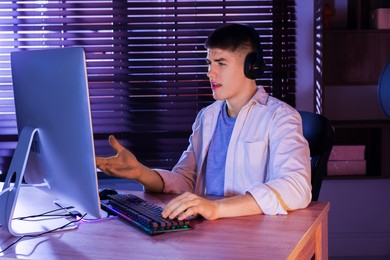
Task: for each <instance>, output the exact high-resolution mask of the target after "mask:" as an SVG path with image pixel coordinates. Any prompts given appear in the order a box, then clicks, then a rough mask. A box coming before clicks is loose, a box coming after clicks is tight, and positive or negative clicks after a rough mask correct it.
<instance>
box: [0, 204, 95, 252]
mask: <svg viewBox="0 0 390 260" xmlns="http://www.w3.org/2000/svg"><path fill="white" fill-rule="evenodd" d="M58 210H62V209H58ZM54 211H57V210H53V211H49V212H45V213H43V214H40V215H37V216H38V217H40V216H48V215H47V213H52V212H54ZM86 215H87V213H85V214H84V215H82V216H81V217H77V219H76V220H72V221H69V222H68V223H67V224H65V225H63V226H60V227H58V228H54V229H52V230H48V231H45V232H42V233H39V234H34V235H24V236H21V237H19V238H18V239H17V240H16V241H14V242H12V243H11V244H10V245H8V246H7V247H5V248H4V249H3V250H1V251H0V253H4V252H5V251H7V250H8V249H10V248H11V247H12V246H14V245H15V244H17V243H18V242H19V241H21V240H22V239H24V238H28V237H30V238H35V237H40V236H43V235H46V234H49V233H52V232H54V231H57V230H60V229H63V228H66V227H67V226H69V225H71V224H73V223H77V222H79V221H81V220H82V219H84V217H85V216H86ZM62 216H64V215H62ZM65 216H71V214H66V215H65ZM31 217H34V216H27V217H24V218H31Z"/></svg>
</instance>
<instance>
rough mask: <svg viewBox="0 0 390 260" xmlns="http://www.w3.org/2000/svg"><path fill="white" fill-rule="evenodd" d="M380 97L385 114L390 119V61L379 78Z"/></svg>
mask: <svg viewBox="0 0 390 260" xmlns="http://www.w3.org/2000/svg"><path fill="white" fill-rule="evenodd" d="M378 96H379V102H380V104H381V107H382V110H383V112H384V113H385V114H386V115H387V116H388V117H389V118H390V60H389V61H388V62H387V64H386V65H385V67H384V68H383V70H382V72H381V75H380V77H379V84H378Z"/></svg>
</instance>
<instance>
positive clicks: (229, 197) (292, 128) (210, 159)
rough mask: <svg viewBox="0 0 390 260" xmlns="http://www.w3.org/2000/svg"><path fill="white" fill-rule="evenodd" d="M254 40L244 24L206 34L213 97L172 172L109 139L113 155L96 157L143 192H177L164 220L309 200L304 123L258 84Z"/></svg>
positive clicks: (284, 208) (263, 210)
mask: <svg viewBox="0 0 390 260" xmlns="http://www.w3.org/2000/svg"><path fill="white" fill-rule="evenodd" d="M258 41H259V39H258V35H257V33H256V32H255V31H254V29H253V28H251V27H249V26H247V25H241V24H229V25H224V26H222V27H220V28H218V29H216V30H215V31H214V32H213V33H212V34H211V35H210V36H209V37H208V39H207V41H206V44H205V46H206V48H207V62H208V73H207V76H208V77H209V79H210V83H211V89H212V92H213V97H214V99H215V100H216V101H215V102H214V103H213V104H211V105H209V106H208V107H206V108H204V109H202V110H201V111H200V112H199V114H198V115H197V117H196V119H195V122H194V124H193V127H192V135H191V136H190V139H189V146H188V148H187V150H186V151H184V152H183V154H182V156H181V158H180V160H179V161H178V163H177V164H176V166H175V167H174V168H173V169H172V170H171V171H168V170H161V169H149V168H148V167H146V166H144V165H142V164H141V163H140V162H138V161H137V159H136V157H135V156H134V154H133V153H131V152H130V151H128V150H127V149H125V148H124V147H123V146H121V145H120V144H119V143H118V141H117V140H116V139H115V138H114V137H113V136H110V138H109V141H110V143H111V145H112V146H113V147H114V148H115V149H116V151H117V155H116V156H113V157H109V158H99V157H98V158H96V163H97V167H98V168H100V169H101V170H102V171H103V172H105V173H106V174H108V175H113V176H116V177H122V178H127V179H134V180H136V181H138V182H139V183H141V184H142V185H143V186H144V188H145V190H147V191H151V192H167V193H178V194H181V195H179V196H178V197H176V198H175V199H173V200H172V201H170V202H169V203H168V204H167V206H166V207H165V208H164V211H163V217H167V218H174V217H177V216H178V217H179V219H184V218H187V217H189V216H191V215H196V214H200V215H202V216H203V217H204V218H206V219H209V220H213V219H218V218H224V217H234V216H244V215H253V214H269V215H275V214H287V212H288V211H291V210H295V209H300V208H305V207H306V206H307V205H308V204H309V203H310V201H311V184H310V157H309V156H310V152H309V148H308V143H307V141H306V140H305V138H304V137H303V135H302V120H301V118H300V115H299V113H298V112H297V111H296V110H295V109H293V108H292V107H290V106H289V105H287V104H286V103H284V102H282V101H280V100H278V99H276V98H273V97H271V96H269V95H268V94H267V93H266V92H265V90H264V89H263V88H262V87H258V86H256V82H255V80H254V78H255V77H256V74H259V72H258V71H256V70H260V69H261V66H262V64H264V63H263V57H262V50H261V47H260V43H259V42H258ZM202 195H224V196H225V197H224V198H223V199H219V200H213V201H212V200H207V199H205V198H203V197H202Z"/></svg>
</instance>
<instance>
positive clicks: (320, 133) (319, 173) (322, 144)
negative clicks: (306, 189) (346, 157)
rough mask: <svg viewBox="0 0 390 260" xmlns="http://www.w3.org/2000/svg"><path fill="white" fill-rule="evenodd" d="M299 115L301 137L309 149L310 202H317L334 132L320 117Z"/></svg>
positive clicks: (306, 113)
mask: <svg viewBox="0 0 390 260" xmlns="http://www.w3.org/2000/svg"><path fill="white" fill-rule="evenodd" d="M299 113H300V115H301V117H302V126H303V135H304V137H305V138H306V140H307V141H308V143H309V147H310V157H311V184H312V201H317V200H318V197H319V195H320V190H321V185H322V180H323V178H324V176H325V175H326V169H327V164H328V159H329V156H330V152H331V151H332V147H333V143H334V138H335V130H334V128H333V126H332V124H331V122H330V121H329V120H328V119H327V118H326V117H324V116H322V115H319V114H316V113H312V112H307V111H299Z"/></svg>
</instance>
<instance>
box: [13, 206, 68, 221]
mask: <svg viewBox="0 0 390 260" xmlns="http://www.w3.org/2000/svg"><path fill="white" fill-rule="evenodd" d="M72 208H74V207H73V206H69V207H66V208H59V209H54V210H51V211H47V212H45V213H42V214H37V215H30V216H24V217H17V218H13V220H24V219H28V218H39V217H73V216H74V214H72V213H70V212H69V211H68V212H69V213H68V214H50V213H53V212H57V211H60V210H68V209H72Z"/></svg>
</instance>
